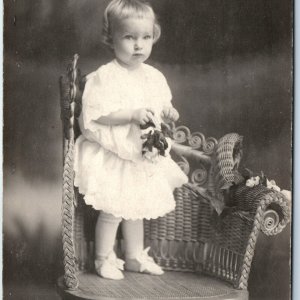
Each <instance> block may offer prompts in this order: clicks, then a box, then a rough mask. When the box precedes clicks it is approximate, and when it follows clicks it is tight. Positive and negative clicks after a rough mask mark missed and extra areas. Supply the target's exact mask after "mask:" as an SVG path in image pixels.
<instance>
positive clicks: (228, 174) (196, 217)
mask: <svg viewBox="0 0 300 300" xmlns="http://www.w3.org/2000/svg"><path fill="white" fill-rule="evenodd" d="M76 62H77V59H74V61H73V63H72V64H71V66H70V67H69V68H68V75H67V76H66V77H61V80H60V84H61V86H60V87H61V108H62V110H61V111H62V120H63V124H64V137H65V140H64V144H65V150H64V174H63V183H64V193H63V217H62V218H63V243H64V245H63V246H64V264H65V283H66V286H67V287H68V288H70V289H75V288H77V286H78V282H79V281H78V278H77V271H78V270H81V271H87V270H88V271H93V260H94V228H95V222H96V219H97V216H98V212H97V211H95V210H93V209H92V208H91V207H90V206H87V205H85V203H84V201H83V199H82V196H81V195H79V194H78V191H77V190H75V194H74V187H73V146H74V139H76V137H77V136H78V134H79V127H78V124H77V123H78V122H77V120H76V116H78V115H79V113H80V110H81V94H82V90H83V87H84V82H85V79H84V78H81V77H80V74H79V73H78V72H77V71H78V70H77V66H76ZM178 128H179V129H178ZM178 128H177V132H176V138H177V139H178V141H179V142H180V143H183V142H187V143H188V146H184V145H182V144H178V145H179V148H178V151H179V153H180V152H181V153H184V154H186V156H189V158H193V162H192V163H190V162H188V160H187V159H186V158H185V157H183V156H184V155H183V156H182V157H180V158H181V163H182V167H183V168H184V169H185V170H186V171H187V172H188V171H190V170H192V172H191V173H192V176H191V177H190V178H191V181H192V183H193V184H194V185H197V186H198V187H201V188H202V189H203V190H205V188H207V189H208V192H210V193H209V194H210V196H211V195H212V196H215V197H216V199H217V200H218V201H223V202H224V203H225V198H224V195H225V194H224V193H223V190H224V189H225V188H226V187H227V188H228V187H229V186H230V185H232V183H233V182H235V183H239V182H240V180H241V177H240V175H239V173H238V172H237V167H238V165H239V161H240V157H241V142H242V138H241V137H240V136H239V135H238V134H229V135H226V136H225V137H223V138H222V139H220V141H219V142H218V143H217V142H216V140H215V139H213V138H208V139H205V137H204V136H203V135H202V134H201V133H195V134H192V133H190V131H189V130H188V129H187V127H184V126H181V127H178ZM182 132H183V133H182ZM185 147H186V148H185ZM199 149H201V150H199ZM193 178H194V179H193ZM174 196H175V200H176V209H175V211H173V212H171V213H170V214H168V215H166V216H165V217H163V218H158V219H155V220H150V221H145V222H144V224H145V244H146V246H148V245H149V246H151V255H152V256H153V257H154V259H155V260H156V261H157V262H158V263H159V264H160V265H161V266H162V267H163V268H165V269H166V270H174V271H191V272H196V273H198V274H199V273H203V274H210V275H213V276H214V277H218V278H221V279H223V280H225V281H228V282H230V283H231V284H233V285H234V286H235V287H238V288H239V289H247V281H248V277H249V272H250V267H251V262H252V259H253V255H254V249H255V244H256V240H257V237H258V235H259V232H260V231H263V232H264V233H265V234H268V235H274V234H277V233H279V232H281V231H282V230H283V228H284V227H285V226H286V224H287V223H288V222H289V218H290V207H289V205H288V203H287V200H286V199H285V198H284V197H283V195H282V194H281V193H277V192H274V191H271V190H269V189H266V188H264V187H261V186H257V187H254V188H248V187H245V186H244V185H237V186H235V187H234V188H232V189H231V193H230V198H229V199H226V204H227V205H229V206H230V207H229V208H227V209H226V210H225V211H224V213H222V215H221V216H217V214H216V213H215V211H214V209H213V207H212V205H211V202H210V199H209V198H207V197H205V195H204V194H202V195H201V193H199V194H197V193H194V192H193V191H192V190H191V188H188V187H186V186H183V187H181V188H179V189H176V190H175V192H174ZM266 211H267V212H269V211H271V212H272V214H270V215H266ZM273 216H275V217H274V222H273V221H272V218H273ZM276 216H278V220H277V221H278V222H277V221H276ZM121 248H122V239H119V240H118V243H117V244H116V251H117V253H118V255H119V256H120V255H122V252H121ZM79 276H81V275H79ZM128 276H130V275H128ZM170 276H173V275H170ZM174 276H175V275H174ZM190 276H194V275H192V274H189V273H187V274H186V278H189V279H191V278H190ZM126 278H129V277H126ZM147 278H149V279H148V280H150V278H151V277H149V276H148V277H147ZM168 278H171V277H168ZM184 278H185V277H184ZM184 278H183V279H181V280H182V281H180V284H181V282H185V279H184ZM193 278H194V277H193ZM195 278H196V277H195ZM197 278H198V277H197ZM157 280H158V281H157V284H158V286H157V290H159V289H161V287H165V286H169V287H170V289H169V290H168V295H173V294H172V293H173V292H174V295H175V294H176V296H178V295H180V292H181V291H177V290H176V289H175V287H176V288H177V285H178V286H179V283H175V282H176V281H174V283H171V282H172V281H170V282H169V283H167V282H160V281H159V280H160V279H157ZM161 280H163V279H161ZM191 280H192V281H193V279H191ZM105 282H106V283H107V281H105ZM126 282H127V281H124V284H125V285H126V284H128V286H126V289H127V290H128V291H130V290H132V285H131V286H130V284H129V283H128V282H127V283H126ZM193 282H194V281H193ZM79 284H80V283H79ZM110 284H112V285H113V284H114V283H113V282H110ZM118 284H120V283H119V282H118ZM131 284H135V283H131ZM147 284H149V285H150V286H151V284H152V283H151V282H148V283H147ZM153 284H154V283H153ZM155 284H156V283H155ZM197 284H199V283H197ZM120 286H122V285H120ZM155 286H156V285H155ZM199 286H200V285H199ZM91 288H92V289H95V292H96V291H97V292H99V289H98V288H97V287H94V286H91ZM194 288H195V290H196V291H197V287H196V285H195V286H193V289H194ZM203 288H204V287H201V289H203ZM112 289H113V287H110V288H109V289H108V291H109V293H112ZM204 290H205V288H204ZM116 291H117V289H116ZM175 291H176V292H175ZM145 292H147V293H148V292H149V293H150V294H149V295H151V291H148V290H147V291H145ZM162 292H163V291H162ZM199 293H200V291H199ZM201 293H204V292H203V291H202V292H201ZM116 297H117V296H116Z"/></svg>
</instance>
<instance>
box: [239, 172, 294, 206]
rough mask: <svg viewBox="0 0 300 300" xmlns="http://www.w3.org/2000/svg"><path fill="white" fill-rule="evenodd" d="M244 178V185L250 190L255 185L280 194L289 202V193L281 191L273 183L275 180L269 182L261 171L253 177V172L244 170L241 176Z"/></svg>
mask: <svg viewBox="0 0 300 300" xmlns="http://www.w3.org/2000/svg"><path fill="white" fill-rule="evenodd" d="M242 175H243V176H244V178H245V185H246V186H248V187H250V188H252V187H254V186H257V185H263V186H265V187H267V188H268V189H271V190H274V191H277V192H280V193H282V194H283V195H284V196H285V197H286V198H287V199H288V200H289V201H290V200H291V191H288V190H282V189H281V188H280V187H279V186H278V185H277V184H276V182H275V180H269V179H268V178H267V177H266V175H265V174H264V173H263V172H262V171H261V174H260V175H258V176H254V174H253V172H252V171H251V170H249V169H247V168H246V169H245V170H244V172H243V174H242Z"/></svg>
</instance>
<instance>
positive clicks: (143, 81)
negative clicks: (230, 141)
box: [74, 60, 188, 220]
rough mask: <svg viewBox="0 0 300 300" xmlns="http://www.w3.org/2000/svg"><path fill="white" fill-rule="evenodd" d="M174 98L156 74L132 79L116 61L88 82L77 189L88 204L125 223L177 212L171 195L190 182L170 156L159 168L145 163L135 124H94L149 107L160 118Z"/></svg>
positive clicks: (145, 68) (150, 71) (145, 71)
mask: <svg viewBox="0 0 300 300" xmlns="http://www.w3.org/2000/svg"><path fill="white" fill-rule="evenodd" d="M167 105H169V106H171V92H170V89H169V87H168V84H167V82H166V79H165V77H164V76H163V75H162V73H161V72H159V71H158V70H157V69H155V68H153V67H151V66H149V65H147V64H142V66H141V68H140V69H139V70H138V71H137V72H134V73H131V72H128V71H127V69H125V68H124V67H122V66H121V65H119V64H118V63H117V61H116V60H113V61H112V62H110V63H108V64H106V65H104V66H101V67H100V68H99V69H98V70H97V71H95V72H93V73H91V74H90V75H89V76H88V80H87V82H86V86H85V90H84V93H83V97H82V113H81V116H80V118H79V124H80V128H81V132H82V135H81V136H79V138H78V139H77V140H76V144H75V156H74V158H75V161H74V171H75V182H74V183H75V186H77V187H78V188H79V192H80V193H81V194H83V195H84V199H85V202H86V204H88V205H92V206H93V207H94V208H95V209H96V210H103V211H105V212H107V213H111V214H113V215H114V216H116V217H122V218H124V219H132V220H135V219H142V218H146V219H150V218H157V217H160V216H163V215H165V214H166V213H168V212H170V211H172V210H173V209H174V208H175V201H174V197H173V190H174V188H175V187H180V186H181V185H182V184H184V183H186V182H187V181H188V179H187V177H186V175H185V174H184V173H183V172H182V171H181V169H180V168H179V167H178V165H177V164H176V163H175V162H174V161H173V160H172V159H171V157H170V156H169V155H168V156H167V157H163V156H160V157H159V160H158V161H157V162H156V163H152V162H150V161H149V160H147V159H145V158H143V157H142V143H143V141H142V139H141V130H140V128H139V126H138V125H136V124H134V123H130V124H126V125H118V126H107V125H101V124H99V123H97V122H95V120H97V119H98V118H100V117H101V116H104V115H108V114H110V113H111V112H114V111H117V110H120V109H138V108H144V107H150V108H152V109H153V110H154V111H155V116H156V118H160V114H161V111H162V108H163V106H167Z"/></svg>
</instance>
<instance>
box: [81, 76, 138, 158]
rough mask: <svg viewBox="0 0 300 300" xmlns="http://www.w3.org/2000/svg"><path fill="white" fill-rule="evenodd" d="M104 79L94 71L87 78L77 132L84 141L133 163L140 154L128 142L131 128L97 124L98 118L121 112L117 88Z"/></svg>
mask: <svg viewBox="0 0 300 300" xmlns="http://www.w3.org/2000/svg"><path fill="white" fill-rule="evenodd" d="M104 75H105V74H104ZM104 75H103V76H102V74H101V73H100V74H99V71H97V72H95V73H92V74H90V75H89V77H88V80H87V82H86V85H85V89H84V93H83V96H82V114H81V120H80V122H79V123H80V128H81V132H82V134H83V136H85V138H87V139H88V140H90V141H92V142H96V143H98V144H100V145H101V146H102V148H104V149H106V150H108V151H110V152H113V153H115V154H117V155H118V156H119V157H120V158H122V159H126V160H135V159H136V157H137V156H139V155H140V153H141V151H140V150H139V144H135V142H134V139H130V132H131V126H132V124H125V125H116V126H109V125H102V124H100V123H98V122H97V120H98V119H99V118H100V117H101V116H105V115H109V114H110V113H112V112H115V111H118V110H120V109H124V108H125V107H124V105H125V104H124V101H123V100H122V98H121V97H120V96H119V94H118V93H117V86H114V85H116V83H114V82H113V81H112V80H111V78H106V76H104Z"/></svg>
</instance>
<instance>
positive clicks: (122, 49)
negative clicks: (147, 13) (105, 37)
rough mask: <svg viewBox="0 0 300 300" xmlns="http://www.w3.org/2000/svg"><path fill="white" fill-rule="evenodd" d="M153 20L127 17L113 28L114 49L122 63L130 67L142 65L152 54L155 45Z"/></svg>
mask: <svg viewBox="0 0 300 300" xmlns="http://www.w3.org/2000/svg"><path fill="white" fill-rule="evenodd" d="M153 25H154V23H153V20H152V19H151V18H134V17H132V18H127V19H122V20H120V21H118V22H117V24H116V25H115V28H113V44H112V47H113V50H114V52H115V55H116V58H117V60H118V61H119V63H120V64H121V65H123V66H124V67H126V68H128V69H135V68H137V67H138V66H140V64H141V63H143V62H144V61H145V60H147V59H148V57H149V56H150V54H151V50H152V45H153Z"/></svg>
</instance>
